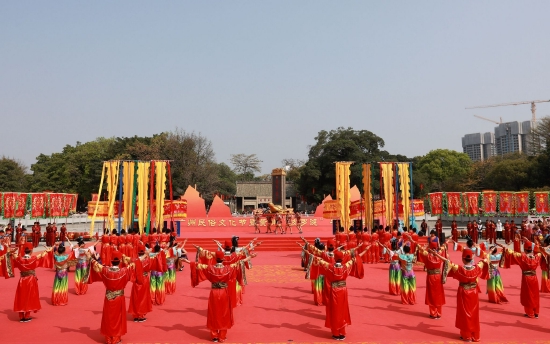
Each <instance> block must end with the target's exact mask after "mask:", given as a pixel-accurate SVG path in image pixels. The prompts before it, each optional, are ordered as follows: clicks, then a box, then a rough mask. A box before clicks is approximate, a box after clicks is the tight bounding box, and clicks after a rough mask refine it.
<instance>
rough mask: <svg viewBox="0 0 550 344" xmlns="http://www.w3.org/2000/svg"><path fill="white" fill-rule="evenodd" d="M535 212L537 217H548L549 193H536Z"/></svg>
mask: <svg viewBox="0 0 550 344" xmlns="http://www.w3.org/2000/svg"><path fill="white" fill-rule="evenodd" d="M535 211H536V213H537V215H548V214H549V212H548V192H547V191H544V192H535Z"/></svg>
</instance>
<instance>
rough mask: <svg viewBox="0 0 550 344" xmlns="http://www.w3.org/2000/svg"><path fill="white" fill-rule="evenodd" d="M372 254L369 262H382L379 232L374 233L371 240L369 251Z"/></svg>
mask: <svg viewBox="0 0 550 344" xmlns="http://www.w3.org/2000/svg"><path fill="white" fill-rule="evenodd" d="M367 254H369V256H370V261H369V263H371V264H378V263H379V262H380V247H379V245H378V233H373V234H372V240H371V247H370V248H369V252H367Z"/></svg>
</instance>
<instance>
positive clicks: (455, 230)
mask: <svg viewBox="0 0 550 344" xmlns="http://www.w3.org/2000/svg"><path fill="white" fill-rule="evenodd" d="M451 236H452V237H453V241H458V225H457V224H456V221H455V220H453V222H451Z"/></svg>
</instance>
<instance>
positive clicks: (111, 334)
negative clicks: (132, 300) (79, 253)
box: [90, 251, 143, 344]
mask: <svg viewBox="0 0 550 344" xmlns="http://www.w3.org/2000/svg"><path fill="white" fill-rule="evenodd" d="M90 257H91V254H90ZM127 261H128V262H129V260H127ZM121 263H122V254H121V253H120V252H118V251H113V252H112V260H111V266H110V267H107V266H103V265H101V264H100V263H99V262H97V261H96V260H93V261H92V266H93V269H94V270H95V271H96V272H97V273H98V274H100V275H101V280H102V282H103V284H104V285H105V289H106V290H105V298H104V300H103V315H102V317H101V334H102V335H104V336H105V342H106V343H107V344H116V343H120V342H121V341H122V336H123V335H125V334H126V332H127V328H126V301H125V298H124V288H125V287H126V284H128V282H130V281H131V280H132V279H133V278H135V283H138V284H141V283H142V281H143V275H136V274H135V264H134V263H129V264H128V265H127V266H125V267H120V264H121Z"/></svg>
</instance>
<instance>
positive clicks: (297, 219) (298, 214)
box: [294, 211, 302, 234]
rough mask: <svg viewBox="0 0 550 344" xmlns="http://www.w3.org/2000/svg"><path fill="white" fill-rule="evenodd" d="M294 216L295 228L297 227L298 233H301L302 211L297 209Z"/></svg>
mask: <svg viewBox="0 0 550 344" xmlns="http://www.w3.org/2000/svg"><path fill="white" fill-rule="evenodd" d="M294 216H295V217H296V228H298V234H302V213H300V212H299V211H297V212H296V214H294Z"/></svg>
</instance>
